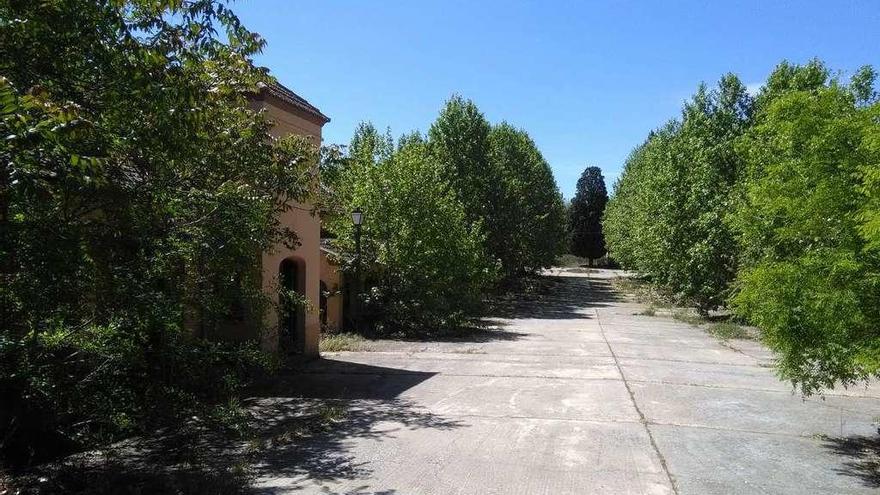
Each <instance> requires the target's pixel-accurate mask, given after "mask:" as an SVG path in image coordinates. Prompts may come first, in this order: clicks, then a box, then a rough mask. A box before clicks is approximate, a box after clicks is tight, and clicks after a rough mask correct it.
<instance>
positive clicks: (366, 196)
mask: <svg viewBox="0 0 880 495" xmlns="http://www.w3.org/2000/svg"><path fill="white" fill-rule="evenodd" d="M401 143H402V144H401V146H400V148H399V149H398V150H397V151H395V152H394V153H392V154H391V155H389V156H387V157H386V158H384V159H382V160H381V161H379V162H376V163H373V162H370V161H354V162H353V163H352V164H351V166H350V167H349V168H348V169H346V171H345V173H344V174H343V176H342V178H341V180H340V187H341V188H342V194H341V196H342V197H343V198H344V201H345V202H346V203H345V204H346V207H345V208H344V209H345V210H347V211H350V210H351V209H353V208H355V207H358V208H361V209H362V211H363V212H364V218H365V220H364V224H363V226H362V250H363V267H364V275H365V278H366V281H367V285H368V287H369V289H368V291H367V294H366V296H365V301H364V302H365V309H366V311H367V313H368V314H370V315H371V316H372V318H373V320H374V322H373V323H374V324H375V326H376V328H377V330H378V331H379V332H380V333H407V334H410V333H418V334H426V333H433V332H440V331H450V330H454V329H457V328H459V327H460V326H461V325H462V324H463V323H464V322H465V321H466V319H467V318H468V317H469V316H472V315H473V314H474V313H475V312H477V311H479V308H480V302H481V301H480V298H481V291H482V290H483V289H484V288H486V287H487V285H488V284H490V283H491V282H492V280H493V279H494V276H495V273H494V272H495V267H494V264H493V263H491V262H490V261H489V259H488V258H487V257H486V256H485V254H484V251H483V242H484V240H485V239H484V237H483V235H482V233H481V231H480V229H479V224H476V225H472V224H470V223H469V222H468V221H467V220H466V214H465V209H464V207H463V205H462V204H461V203H460V202H459V199H458V196H457V194H456V193H455V192H454V191H453V190H452V189H451V188H450V186H449V184H448V183H447V182H446V179H445V177H444V169H443V166H442V165H441V164H440V163H438V162H437V161H436V160H435V158H434V157H433V155H431V153H430V152H429V150H428V147H427V145H426V144H425V143H424V140H423V139H421V138H418V137H416V136H413V135H410V136H408V137H407V138H406V139H403V140H402V141H401ZM353 148H356V147H354V146H353ZM332 228H333V230H334V233H335V234H336V235H337V236H338V238H337V240H336V242H337V245H338V247H339V248H340V249H341V251H342V252H345V253H349V254H350V253H352V252H353V249H354V229H353V226H352V225H351V222H350V220H348V221H346V219H344V218H337V219H335V220H334V223H333V226H332ZM346 258H347V260H348V261H347V262H346V265H345V266H344V268H345V269H346V270H348V271H351V270H352V269H353V263H354V261H355V260H354V259H353V256H347V257H346Z"/></svg>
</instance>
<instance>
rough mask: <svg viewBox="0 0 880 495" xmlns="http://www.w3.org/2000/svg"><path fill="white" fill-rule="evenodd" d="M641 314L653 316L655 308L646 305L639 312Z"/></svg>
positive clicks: (655, 311) (655, 312)
mask: <svg viewBox="0 0 880 495" xmlns="http://www.w3.org/2000/svg"><path fill="white" fill-rule="evenodd" d="M639 314H640V315H642V316H655V315H656V314H657V308H655V307H654V306H648V307H647V308H645V310H644V311H642V312H641V313H639Z"/></svg>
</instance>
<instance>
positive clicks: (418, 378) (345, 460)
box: [12, 362, 465, 495]
mask: <svg viewBox="0 0 880 495" xmlns="http://www.w3.org/2000/svg"><path fill="white" fill-rule="evenodd" d="M339 363H340V366H342V367H343V368H342V369H344V370H345V373H341V374H336V373H334V374H328V375H320V374H317V375H312V374H307V373H295V374H283V375H280V376H277V377H275V379H273V380H272V381H271V382H267V383H264V384H263V385H262V386H261V387H256V388H254V389H252V390H251V392H252V393H253V395H252V397H250V398H248V399H245V400H244V401H243V405H244V406H245V408H244V413H245V414H244V418H243V420H244V421H245V422H246V425H247V426H246V428H244V432H245V433H244V434H233V432H231V431H230V430H223V429H219V428H212V427H208V426H207V425H206V423H205V422H204V421H201V420H196V419H195V418H194V419H193V421H192V422H191V424H188V425H185V426H183V427H181V428H179V429H177V430H174V431H163V432H158V433H156V434H155V435H152V436H149V437H141V438H134V439H130V440H126V441H123V442H119V443H117V444H114V445H112V446H109V447H107V448H105V449H102V450H100V451H93V452H87V453H84V454H79V455H76V456H71V457H70V458H68V459H65V460H64V461H62V462H59V463H56V464H53V465H45V466H41V467H40V468H38V469H35V470H33V472H31V473H28V474H27V475H24V476H20V477H18V478H17V480H16V484H15V486H14V488H15V489H16V490H20V491H13V492H12V493H20V494H22V495H25V494H28V495H30V494H33V495H46V494H55V493H73V494H89V495H105V494H107V495H109V494H133V495H134V494H138V495H140V494H166V493H167V494H172V493H173V494H202V493H211V494H218V495H226V494H230V495H233V494H234V495H239V494H245V493H276V492H287V491H292V490H298V489H301V488H302V486H303V484H305V483H307V482H315V481H318V482H328V481H334V480H355V479H363V478H368V477H369V476H370V474H371V472H372V470H371V468H370V465H369V463H368V462H366V461H363V460H361V459H362V457H360V456H356V455H355V453H354V452H353V450H354V449H355V448H356V447H357V442H358V441H373V442H381V441H385V440H388V439H391V438H394V437H395V436H397V435H398V434H400V433H401V432H403V431H406V430H417V429H437V430H449V429H453V428H459V427H462V426H465V424H464V423H462V422H460V421H458V420H451V419H447V418H444V417H441V416H438V415H436V414H433V413H431V412H430V411H428V410H426V409H425V408H422V407H419V406H418V405H417V404H415V403H413V402H412V401H410V400H407V399H403V398H400V397H399V395H400V394H401V393H403V392H404V391H406V390H407V389H409V388H411V387H413V386H415V385H417V384H419V383H421V382H423V381H424V380H427V379H429V378H430V377H432V376H434V375H435V373H423V372H411V371H406V370H397V369H392V368H384V367H378V366H368V365H363V364H358V363H345V362H339ZM279 479H280V480H281V483H282V485H283V486H272V483H271V480H279ZM267 480H268V482H267ZM255 482H256V484H257V486H254V484H255ZM366 490H367V488H366V487H361V488H358V489H356V490H354V492H353V493H368V492H367V491H366ZM349 493H352V491H349ZM369 493H385V494H393V493H396V491H395V490H393V489H392V490H384V491H382V490H380V491H373V490H371V491H369Z"/></svg>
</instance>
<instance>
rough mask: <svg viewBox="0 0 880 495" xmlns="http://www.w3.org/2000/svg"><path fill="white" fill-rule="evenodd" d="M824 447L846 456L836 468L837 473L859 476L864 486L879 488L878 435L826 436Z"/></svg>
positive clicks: (879, 458)
mask: <svg viewBox="0 0 880 495" xmlns="http://www.w3.org/2000/svg"><path fill="white" fill-rule="evenodd" d="M825 448H827V449H828V450H830V451H831V452H834V453H835V454H837V455H839V456H842V457H845V458H847V460H846V461H845V462H844V463H843V467H842V468H838V469H837V472H838V473H839V474H841V475H844V476H853V477H856V478H861V480H862V483H863V484H864V485H865V486H868V487H871V488H880V437H878V436H873V437H865V436H852V437H843V438H827V439H825Z"/></svg>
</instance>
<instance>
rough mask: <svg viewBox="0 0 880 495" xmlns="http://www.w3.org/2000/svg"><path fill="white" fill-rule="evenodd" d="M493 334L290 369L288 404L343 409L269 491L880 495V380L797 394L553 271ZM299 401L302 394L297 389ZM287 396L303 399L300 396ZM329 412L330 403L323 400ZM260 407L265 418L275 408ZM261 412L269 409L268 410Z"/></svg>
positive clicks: (601, 284) (292, 455)
mask: <svg viewBox="0 0 880 495" xmlns="http://www.w3.org/2000/svg"><path fill="white" fill-rule="evenodd" d="M557 275H558V276H559V278H558V279H557V283H558V284H559V288H558V290H557V291H556V292H555V293H554V294H555V295H554V296H553V297H551V298H549V299H548V300H545V301H543V302H541V303H529V304H520V305H513V306H512V307H510V308H508V311H507V312H506V314H505V316H506V318H504V319H500V320H498V323H499V324H501V325H502V328H503V331H501V332H486V333H477V334H475V335H473V336H470V337H469V338H466V339H462V340H459V341H450V342H432V343H424V342H415V343H413V342H386V343H382V344H381V345H377V347H376V352H344V353H335V354H331V355H327V356H326V359H324V360H321V361H318V362H315V363H312V364H310V365H309V366H307V367H306V369H305V370H304V372H303V374H300V375H295V376H291V377H290V379H289V382H290V383H289V386H288V388H287V389H286V393H284V394H280V395H283V396H284V397H278V398H264V399H261V400H260V403H261V405H262V407H264V408H266V409H265V410H266V411H271V410H272V408H273V407H275V408H277V411H284V410H285V409H284V408H285V407H287V406H289V405H293V404H303V403H306V404H311V405H313V407H316V408H319V410H320V408H322V407H323V408H328V407H330V406H335V405H338V406H344V407H346V408H348V411H349V412H348V413H347V414H346V415H345V417H344V419H342V420H340V421H339V422H337V423H336V424H334V425H333V427H332V428H328V429H326V430H324V431H322V432H319V433H318V434H313V435H309V436H307V438H306V439H304V440H303V441H301V442H298V443H297V445H296V446H294V447H291V448H288V449H285V450H282V451H280V452H276V453H275V454H274V455H273V456H272V458H271V459H267V460H266V461H265V462H263V463H262V464H261V465H260V466H259V479H258V482H257V487H258V488H259V489H260V490H261V491H264V492H265V493H359V494H360V493H364V494H365V493H382V494H444V495H445V494H554V495H558V494H569V493H570V494H587V493H596V494H630V493H631V494H698V495H706V494H734V493H735V494H751V493H755V494H811V493H877V491H878V488H880V476H878V472H880V461H878V460H877V458H876V457H874V458H871V457H870V456H868V455H867V454H869V453H871V452H873V453H874V454H875V455H876V453H877V452H878V451H880V442H878V440H877V427H876V425H873V424H872V420H873V419H874V417H875V416H877V415H878V414H880V389H878V388H871V389H864V388H862V389H860V390H855V391H852V390H851V391H838V392H836V393H835V394H832V395H828V396H827V397H826V398H825V399H824V400H821V399H811V400H807V401H803V400H802V399H801V398H800V397H799V396H796V395H793V394H792V392H791V389H790V387H789V386H788V385H786V384H783V383H780V382H779V381H778V380H777V379H776V378H775V376H774V374H773V370H772V369H771V368H770V367H769V365H770V362H771V359H772V356H771V355H770V354H769V353H768V352H767V351H766V350H765V349H763V348H762V347H761V346H760V345H758V344H755V343H752V342H748V341H732V342H731V343H729V344H726V345H722V344H721V343H719V342H718V341H717V340H716V339H714V338H713V337H710V336H708V335H706V334H705V333H704V332H702V331H701V330H700V329H698V328H695V327H692V326H689V325H687V324H684V323H681V322H677V321H675V320H672V319H669V318H664V317H649V316H640V315H637V313H639V312H640V311H641V310H642V309H643V307H641V306H640V305H638V304H635V303H633V302H629V301H627V300H625V298H623V297H622V296H620V295H619V294H615V293H614V292H613V291H612V290H611V288H610V285H609V283H608V279H609V277H611V276H614V275H613V272H608V271H595V272H592V273H591V274H589V275H587V274H583V273H575V272H572V271H563V272H557ZM296 396H302V397H305V398H306V399H293V398H291V397H296ZM297 407H299V406H297ZM326 410H327V411H330V412H332V411H334V410H335V409H332V408H331V409H326ZM277 411H276V412H274V413H272V412H267V416H266V418H267V419H266V420H267V421H275V420H278V416H279V415H282V413H281V412H277ZM273 414H274V416H273Z"/></svg>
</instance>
